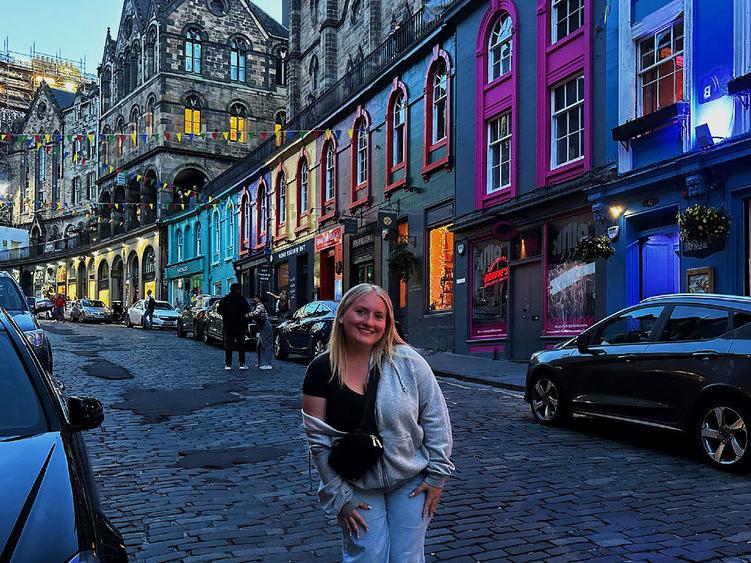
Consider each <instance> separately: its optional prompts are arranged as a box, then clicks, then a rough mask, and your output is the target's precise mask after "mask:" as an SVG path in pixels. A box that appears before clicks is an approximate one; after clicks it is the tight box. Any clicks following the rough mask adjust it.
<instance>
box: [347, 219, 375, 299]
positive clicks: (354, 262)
mask: <svg viewBox="0 0 751 563" xmlns="http://www.w3.org/2000/svg"><path fill="white" fill-rule="evenodd" d="M349 264H350V272H349V278H350V287H354V286H356V285H357V284H361V283H375V280H376V271H375V265H376V235H375V231H372V230H371V231H370V232H366V233H364V234H358V235H353V236H352V238H351V239H350V251H349Z"/></svg>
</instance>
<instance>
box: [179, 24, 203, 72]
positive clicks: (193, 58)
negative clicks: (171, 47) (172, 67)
mask: <svg viewBox="0 0 751 563" xmlns="http://www.w3.org/2000/svg"><path fill="white" fill-rule="evenodd" d="M183 46H184V48H185V64H184V65H183V70H184V71H185V72H189V73H191V74H201V62H202V55H203V53H202V51H203V37H201V30H200V29H199V28H198V27H196V26H190V27H188V28H187V29H186V30H185V33H184V41H183ZM189 51H190V52H189Z"/></svg>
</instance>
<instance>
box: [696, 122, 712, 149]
mask: <svg viewBox="0 0 751 563" xmlns="http://www.w3.org/2000/svg"><path fill="white" fill-rule="evenodd" d="M695 131H696V144H697V145H699V148H700V149H708V148H710V147H712V146H714V137H712V132H711V131H710V130H709V125H708V124H707V123H702V124H701V125H697V126H696V129H695Z"/></svg>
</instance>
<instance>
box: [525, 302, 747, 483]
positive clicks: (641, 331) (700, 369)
mask: <svg viewBox="0 0 751 563" xmlns="http://www.w3.org/2000/svg"><path fill="white" fill-rule="evenodd" d="M525 399H526V400H527V401H528V402H529V403H530V405H531V408H532V414H533V415H534V417H535V419H537V421H538V422H541V423H543V424H556V423H561V422H563V421H565V420H566V419H567V418H568V417H569V416H571V415H572V414H584V415H588V416H593V417H601V418H609V419H617V420H624V421H628V422H634V423H639V424H643V425H647V426H657V427H661V428H668V429H673V430H680V431H683V432H687V433H689V434H690V435H692V436H693V437H694V439H695V440H696V444H697V447H698V449H699V451H700V452H701V455H702V457H703V458H704V459H705V460H706V461H708V462H709V463H710V464H711V465H714V466H716V467H720V468H726V469H734V468H740V467H747V466H748V465H749V463H750V462H751V453H749V452H751V441H750V440H749V433H750V432H751V298H748V297H738V296H729V295H702V294H693V293H692V294H679V295H663V296H660V297H651V298H649V299H645V300H643V301H642V302H641V303H639V304H638V305H636V306H633V307H629V308H627V309H624V310H623V311H620V312H618V313H616V314H614V315H611V316H610V317H608V318H606V319H604V320H602V321H600V322H598V323H596V324H595V325H593V326H592V327H590V328H588V329H587V330H585V331H584V332H582V333H581V334H579V335H578V336H577V337H576V338H572V339H571V340H569V341H568V342H565V343H563V344H562V345H560V346H558V347H557V349H554V350H549V351H544V352H537V353H536V354H534V355H533V356H532V358H531V360H530V363H529V368H528V371H527V382H526V393H525Z"/></svg>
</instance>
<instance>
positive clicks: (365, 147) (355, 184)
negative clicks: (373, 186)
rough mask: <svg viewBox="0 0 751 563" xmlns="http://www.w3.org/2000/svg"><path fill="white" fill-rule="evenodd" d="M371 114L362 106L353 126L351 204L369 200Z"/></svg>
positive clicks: (358, 110)
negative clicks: (369, 128)
mask: <svg viewBox="0 0 751 563" xmlns="http://www.w3.org/2000/svg"><path fill="white" fill-rule="evenodd" d="M369 126H370V116H369V115H368V114H367V112H366V111H365V110H363V109H362V108H358V109H357V114H356V116H355V122H354V124H353V126H352V140H351V142H350V151H351V153H350V154H351V161H350V165H351V167H352V168H351V170H352V175H351V177H350V178H351V180H350V206H351V207H352V206H356V205H360V204H362V203H365V202H366V201H368V194H369V192H368V184H369V180H370V162H369V161H370V133H369V132H368V127H369Z"/></svg>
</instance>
